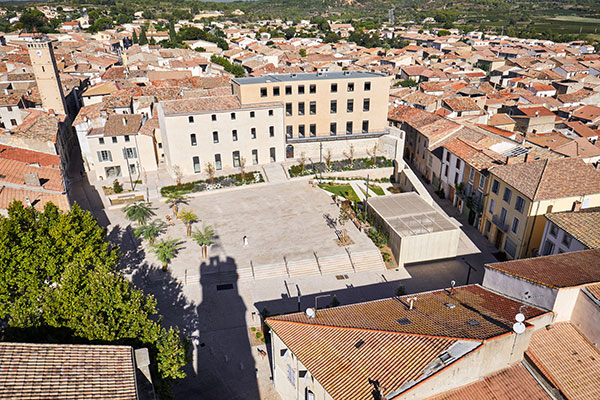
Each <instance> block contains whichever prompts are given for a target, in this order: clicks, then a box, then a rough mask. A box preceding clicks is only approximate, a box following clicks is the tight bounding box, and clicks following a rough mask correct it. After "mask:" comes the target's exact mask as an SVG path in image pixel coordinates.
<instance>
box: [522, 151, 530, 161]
mask: <svg viewBox="0 0 600 400" xmlns="http://www.w3.org/2000/svg"><path fill="white" fill-rule="evenodd" d="M528 158H529V152H527V153H525V159H524V160H523V162H527V159H528Z"/></svg>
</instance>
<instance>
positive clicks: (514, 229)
mask: <svg viewBox="0 0 600 400" xmlns="http://www.w3.org/2000/svg"><path fill="white" fill-rule="evenodd" d="M519 223H520V221H519V218H517V217H514V218H513V222H512V226H511V228H510V230H511V231H512V233H514V234H516V233H517V232H518V231H519Z"/></svg>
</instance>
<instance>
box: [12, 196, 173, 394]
mask: <svg viewBox="0 0 600 400" xmlns="http://www.w3.org/2000/svg"><path fill="white" fill-rule="evenodd" d="M0 244H1V245H0V319H5V320H6V321H7V323H8V329H6V332H10V330H11V329H16V330H19V331H21V332H22V331H28V332H30V333H31V337H32V340H36V341H41V342H43V341H60V342H97V343H98V342H99V343H111V344H128V345H131V346H135V347H148V349H149V351H150V354H151V357H152V359H153V362H152V368H153V369H154V370H153V374H154V377H155V378H156V381H157V385H158V388H159V391H160V390H161V388H163V389H164V388H167V387H168V383H169V382H170V381H172V380H173V379H176V378H182V377H184V376H185V374H184V372H183V371H182V367H183V365H184V364H185V349H184V346H183V343H182V341H181V339H180V337H179V331H178V330H177V329H173V328H169V329H166V328H164V327H163V326H162V325H161V323H160V320H161V318H160V316H159V315H158V314H157V311H156V301H155V300H154V298H153V297H152V296H147V295H144V293H143V292H142V291H141V290H138V289H136V288H134V287H133V286H132V285H131V284H130V283H129V282H128V281H127V280H126V279H125V278H124V277H123V276H122V275H121V274H119V273H118V272H117V271H116V270H115V266H116V265H117V263H118V261H119V253H118V248H117V247H115V246H112V245H110V244H109V243H108V242H107V241H106V238H105V231H104V229H103V228H101V227H100V226H98V224H97V222H96V220H95V219H94V217H93V216H92V215H91V214H90V213H89V212H87V211H84V210H82V209H81V208H80V207H79V206H77V205H76V204H75V205H74V206H73V208H72V210H71V211H69V212H67V213H63V212H61V211H59V210H58V208H57V207H56V206H55V205H54V204H52V203H47V204H46V206H45V207H44V210H43V211H37V210H35V209H33V208H31V207H25V206H24V205H23V204H22V203H21V202H18V201H15V202H13V203H12V204H11V205H10V206H9V209H8V217H0ZM56 330H59V331H61V332H63V333H64V334H62V335H61V336H60V337H57V336H56V335H55V331H56ZM6 332H5V334H6ZM50 332H52V334H51V333H50Z"/></svg>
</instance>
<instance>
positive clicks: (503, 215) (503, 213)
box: [500, 207, 507, 225]
mask: <svg viewBox="0 0 600 400" xmlns="http://www.w3.org/2000/svg"><path fill="white" fill-rule="evenodd" d="M506 213H507V211H506V208H504V207H502V210H500V224H501V225H504V223H505V222H506Z"/></svg>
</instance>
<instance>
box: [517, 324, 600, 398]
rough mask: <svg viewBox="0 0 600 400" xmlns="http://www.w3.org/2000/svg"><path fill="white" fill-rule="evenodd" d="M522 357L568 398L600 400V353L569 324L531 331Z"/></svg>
mask: <svg viewBox="0 0 600 400" xmlns="http://www.w3.org/2000/svg"><path fill="white" fill-rule="evenodd" d="M525 354H526V356H527V357H528V358H529V359H530V360H531V361H532V362H533V364H535V366H536V367H537V368H538V369H539V370H540V371H541V372H542V373H543V374H544V376H546V378H548V379H549V381H550V382H551V383H552V384H553V386H555V387H556V388H557V389H559V390H560V391H561V393H562V394H563V395H564V396H565V397H566V398H567V399H569V400H591V399H600V385H599V384H598V382H600V351H598V349H596V348H595V347H594V346H593V345H592V344H591V343H590V342H589V341H588V340H587V339H586V338H585V337H584V336H583V335H582V334H581V333H580V332H579V331H578V330H577V329H576V328H575V327H574V326H573V325H571V324H570V323H568V322H562V323H557V324H554V325H549V326H548V327H546V329H540V330H538V331H536V332H534V334H533V335H532V337H531V341H530V343H529V349H528V350H527V351H526V353H525Z"/></svg>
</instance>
